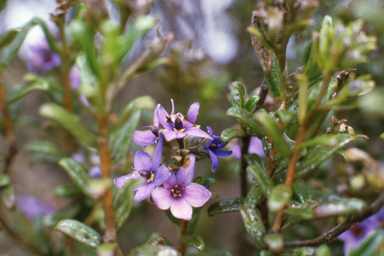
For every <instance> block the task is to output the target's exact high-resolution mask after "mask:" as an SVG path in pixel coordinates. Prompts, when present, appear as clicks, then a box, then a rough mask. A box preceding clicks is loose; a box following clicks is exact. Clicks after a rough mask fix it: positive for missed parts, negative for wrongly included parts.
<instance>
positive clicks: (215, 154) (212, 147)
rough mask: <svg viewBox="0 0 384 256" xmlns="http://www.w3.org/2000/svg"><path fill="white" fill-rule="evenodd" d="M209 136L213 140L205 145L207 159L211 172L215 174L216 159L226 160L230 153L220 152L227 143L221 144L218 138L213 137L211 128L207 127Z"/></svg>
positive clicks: (217, 163)
mask: <svg viewBox="0 0 384 256" xmlns="http://www.w3.org/2000/svg"><path fill="white" fill-rule="evenodd" d="M207 129H208V133H209V135H211V136H212V138H213V140H209V143H208V144H207V145H206V147H207V149H208V152H209V159H210V160H211V163H212V171H213V172H215V171H216V169H217V166H218V165H219V159H218V158H226V157H228V156H230V155H231V154H232V151H223V150H221V149H222V148H223V147H225V146H226V145H227V144H228V143H222V142H221V140H220V136H215V135H214V134H213V130H212V128H211V127H209V126H207Z"/></svg>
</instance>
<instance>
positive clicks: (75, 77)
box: [69, 65, 81, 91]
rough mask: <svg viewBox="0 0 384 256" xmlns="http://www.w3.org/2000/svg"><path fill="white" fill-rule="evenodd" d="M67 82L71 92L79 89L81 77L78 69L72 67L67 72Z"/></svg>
mask: <svg viewBox="0 0 384 256" xmlns="http://www.w3.org/2000/svg"><path fill="white" fill-rule="evenodd" d="M69 81H70V84H71V89H72V91H76V90H77V89H79V87H80V82H81V77H80V70H79V68H78V67H77V66H76V65H74V66H73V67H72V68H71V71H69Z"/></svg>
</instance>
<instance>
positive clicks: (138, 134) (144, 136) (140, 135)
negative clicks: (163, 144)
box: [132, 130, 156, 147]
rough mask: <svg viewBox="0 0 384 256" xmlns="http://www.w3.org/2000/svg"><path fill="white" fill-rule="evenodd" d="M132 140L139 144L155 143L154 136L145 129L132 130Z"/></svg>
mask: <svg viewBox="0 0 384 256" xmlns="http://www.w3.org/2000/svg"><path fill="white" fill-rule="evenodd" d="M132 140H133V142H135V143H136V144H137V145H139V146H143V147H145V146H149V145H152V144H153V143H155V141H156V136H155V135H154V134H153V133H152V132H151V130H146V131H134V132H133V136H132Z"/></svg>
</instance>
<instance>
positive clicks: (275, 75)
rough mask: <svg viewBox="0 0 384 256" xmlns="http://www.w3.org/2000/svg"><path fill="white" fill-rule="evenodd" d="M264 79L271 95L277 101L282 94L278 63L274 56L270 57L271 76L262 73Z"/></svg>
mask: <svg viewBox="0 0 384 256" xmlns="http://www.w3.org/2000/svg"><path fill="white" fill-rule="evenodd" d="M264 77H265V81H266V82H267V85H268V87H269V90H270V91H271V93H272V95H273V96H274V97H275V98H276V99H278V100H279V99H280V98H281V96H282V92H283V82H282V75H281V72H280V68H279V62H278V61H277V59H276V56H275V55H273V57H272V71H271V74H267V73H264Z"/></svg>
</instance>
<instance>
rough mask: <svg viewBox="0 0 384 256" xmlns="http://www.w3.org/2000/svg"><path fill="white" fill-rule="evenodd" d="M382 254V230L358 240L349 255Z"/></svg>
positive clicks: (383, 238)
mask: <svg viewBox="0 0 384 256" xmlns="http://www.w3.org/2000/svg"><path fill="white" fill-rule="evenodd" d="M372 255H378V256H379V255H380V256H382V255H384V232H383V231H376V232H375V233H374V234H372V235H370V236H368V237H366V238H365V239H364V240H363V241H361V242H360V244H359V246H358V247H357V248H356V249H352V250H351V251H350V253H349V256H372Z"/></svg>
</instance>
